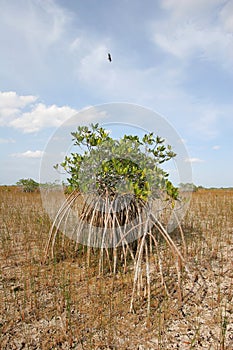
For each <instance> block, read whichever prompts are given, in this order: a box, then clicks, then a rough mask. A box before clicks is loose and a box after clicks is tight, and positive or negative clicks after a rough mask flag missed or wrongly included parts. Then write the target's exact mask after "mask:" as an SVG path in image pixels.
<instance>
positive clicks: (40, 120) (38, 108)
mask: <svg viewBox="0 0 233 350" xmlns="http://www.w3.org/2000/svg"><path fill="white" fill-rule="evenodd" d="M76 113H77V110H75V109H73V108H70V107H68V106H63V107H58V106H56V105H52V106H46V105H44V104H43V103H38V104H37V105H35V106H33V108H32V110H31V111H30V112H25V113H22V114H21V115H20V116H19V117H18V118H16V119H14V120H13V121H12V122H11V123H10V126H13V127H15V128H17V129H21V130H22V131H24V132H27V133H30V132H36V131H39V130H41V129H43V128H47V127H58V126H60V125H61V124H62V123H63V122H64V121H66V120H67V119H68V118H70V117H71V116H73V115H74V114H76Z"/></svg>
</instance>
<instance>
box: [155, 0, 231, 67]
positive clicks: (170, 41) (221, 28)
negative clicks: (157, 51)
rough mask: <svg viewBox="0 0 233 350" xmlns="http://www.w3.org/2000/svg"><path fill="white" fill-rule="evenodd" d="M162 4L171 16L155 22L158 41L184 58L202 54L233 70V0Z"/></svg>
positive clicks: (179, 0)
mask: <svg viewBox="0 0 233 350" xmlns="http://www.w3.org/2000/svg"><path fill="white" fill-rule="evenodd" d="M161 4H162V7H163V8H164V9H165V10H166V12H167V16H166V18H165V19H164V20H160V21H157V22H155V23H154V24H153V25H152V31H153V40H154V42H155V44H156V45H158V46H159V47H160V48H162V49H163V50H164V51H166V52H168V53H170V54H172V55H174V56H175V57H177V58H179V59H180V60H185V59H187V58H193V57H198V58H201V59H205V60H209V61H212V62H218V63H220V64H221V65H222V66H224V67H225V68H226V67H227V68H228V69H229V68H230V70H232V68H231V67H232V62H233V36H232V31H233V17H232V16H233V15H232V13H233V12H232V4H231V5H229V3H226V2H225V1H223V0H213V1H212V0H208V1H206V0H205V1H202V0H195V1H194V0H189V1H186V0H164V1H162V3H161ZM221 8H222V10H221V11H220V9H221ZM229 13H230V14H229Z"/></svg>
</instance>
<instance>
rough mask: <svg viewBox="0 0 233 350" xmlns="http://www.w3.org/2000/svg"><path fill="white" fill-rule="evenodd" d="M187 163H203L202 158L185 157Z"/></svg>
mask: <svg viewBox="0 0 233 350" xmlns="http://www.w3.org/2000/svg"><path fill="white" fill-rule="evenodd" d="M185 161H186V162H187V163H203V162H204V160H202V159H200V158H187V159H186V160H185Z"/></svg>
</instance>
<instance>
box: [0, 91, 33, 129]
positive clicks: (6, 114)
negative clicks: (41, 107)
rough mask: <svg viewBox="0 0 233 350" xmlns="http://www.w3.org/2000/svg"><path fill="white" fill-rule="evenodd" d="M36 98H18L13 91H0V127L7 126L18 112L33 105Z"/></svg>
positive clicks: (29, 96)
mask: <svg viewBox="0 0 233 350" xmlns="http://www.w3.org/2000/svg"><path fill="white" fill-rule="evenodd" d="M36 100H37V97H36V96H32V95H27V96H19V95H17V94H16V92H14V91H8V92H1V91H0V126H4V125H8V124H9V123H10V122H11V120H13V119H14V118H15V117H16V116H17V115H19V114H20V111H21V110H22V109H23V108H25V107H26V106H28V105H30V104H31V103H34V102H35V101H36Z"/></svg>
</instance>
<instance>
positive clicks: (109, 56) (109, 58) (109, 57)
mask: <svg viewBox="0 0 233 350" xmlns="http://www.w3.org/2000/svg"><path fill="white" fill-rule="evenodd" d="M108 60H109V62H112V56H111V54H110V53H108Z"/></svg>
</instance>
